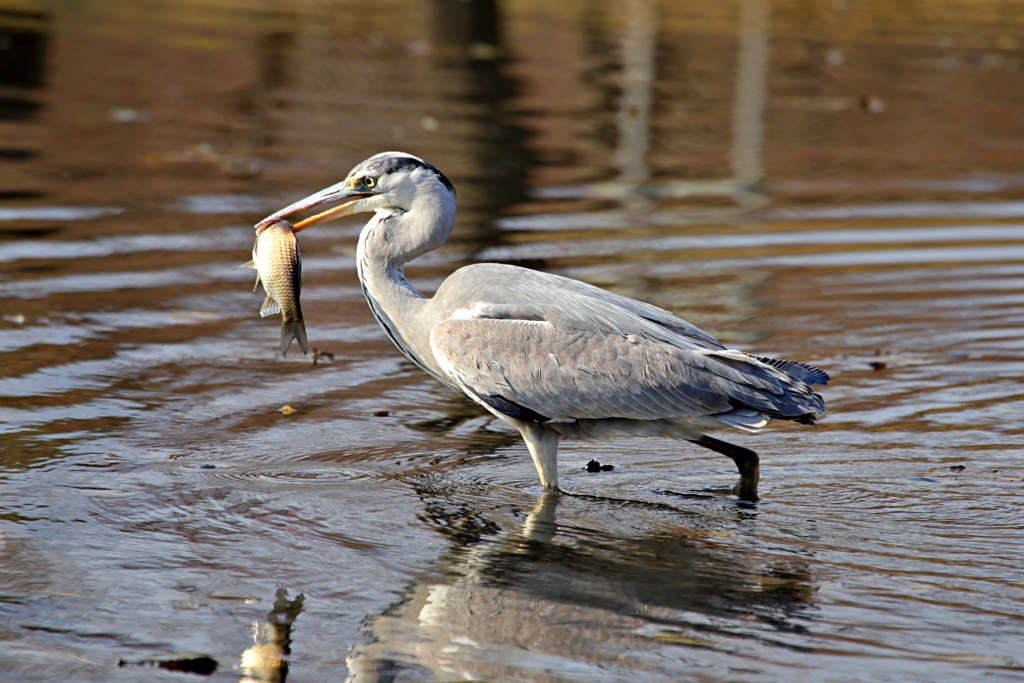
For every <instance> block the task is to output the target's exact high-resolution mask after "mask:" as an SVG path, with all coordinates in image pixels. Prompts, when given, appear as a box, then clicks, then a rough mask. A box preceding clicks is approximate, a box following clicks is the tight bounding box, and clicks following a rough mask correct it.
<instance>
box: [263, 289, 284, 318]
mask: <svg viewBox="0 0 1024 683" xmlns="http://www.w3.org/2000/svg"><path fill="white" fill-rule="evenodd" d="M280 312H281V307H280V306H278V305H277V302H276V301H274V299H273V298H272V297H271V296H270V295H269V294H267V298H266V299H264V300H263V306H262V307H260V317H261V318H266V317H267V316H268V315H275V314H277V313H280Z"/></svg>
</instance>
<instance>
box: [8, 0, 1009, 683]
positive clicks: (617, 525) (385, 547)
mask: <svg viewBox="0 0 1024 683" xmlns="http://www.w3.org/2000/svg"><path fill="white" fill-rule="evenodd" d="M0 92H2V97H0V174H2V175H0V178H2V182H0V615H2V618H0V639H2V641H3V647H2V648H0V679H2V680H12V681H15V680H16V681H53V680H74V681H125V682H127V681H150V680H155V679H159V680H197V679H195V678H194V677H193V675H191V674H186V673H180V672H169V671H162V670H154V669H151V668H139V667H134V666H128V667H122V668H118V667H117V666H116V662H117V661H118V659H123V660H127V661H137V660H151V659H155V658H161V657H164V658H167V657H170V658H174V657H177V656H180V655H181V654H182V653H204V654H207V655H209V656H211V657H213V658H214V659H215V660H216V661H217V662H218V663H219V667H218V669H217V671H216V673H214V674H213V675H212V679H213V680H223V681H239V680H244V679H245V677H248V678H249V679H250V680H279V681H280V680H283V679H284V678H286V677H287V679H288V680H289V681H327V680H331V681H334V680H345V679H346V678H349V679H351V680H356V681H378V680H379V681H421V680H451V681H458V680H494V681H570V680H581V681H582V680H586V681H624V680H645V681H648V680H649V681H680V680H686V681H723V680H730V681H734V680H735V681H778V680H815V681H879V680H899V681H939V680H943V681H971V680H985V681H1004V680H1005V681H1009V680H1024V656H1022V655H1021V643H1022V642H1024V607H1022V605H1024V531H1022V529H1021V524H1020V519H1021V509H1022V507H1021V506H1022V502H1024V465H1022V461H1021V451H1022V447H1024V435H1022V431H1024V430H1022V427H1021V425H1022V424H1024V385H1022V383H1021V380H1020V378H1021V376H1022V375H1024V331H1022V330H1024V165H1022V163H1021V158H1022V153H1024V146H1022V143H1021V140H1024V115H1022V112H1024V15H1022V14H1021V13H1020V12H1019V7H1017V4H1016V3H1014V2H1010V1H1008V0H1007V1H1005V2H1000V1H998V0H985V1H981V2H972V3H962V4H955V3H917V4H908V5H904V4H900V5H899V6H895V5H893V4H891V3H854V2H820V3H798V2H788V1H783V2H774V3H767V2H760V1H759V0H736V1H734V2H704V1H697V2H692V3H660V4H659V3H649V2H644V1H642V0H632V1H629V2H623V3H596V2H569V3H562V4H560V5H559V6H558V7H557V8H553V7H547V6H546V5H545V4H543V3H531V2H508V3H498V2H470V3H463V2H446V1H441V0H437V1H435V2H429V3H416V4H411V5H407V4H405V3H398V2H380V3H374V4H373V5H372V6H367V5H366V4H365V3H348V2H344V3H328V4H324V3H314V2H295V3H289V4H288V5H287V6H286V7H282V6H280V5H279V3H270V2H260V1H259V0H235V1H233V2H225V1H223V0H218V1H216V2H194V1H187V2H175V3H167V2H158V1H157V0H145V1H143V2H136V3H127V4H126V3H107V2H85V3H61V2H54V3H45V2H39V1H36V0H18V1H17V2H13V3H8V4H7V5H6V7H5V8H0ZM385 149H403V150H407V151H409V152H412V153H416V154H419V155H421V156H423V157H425V158H427V159H428V160H430V161H432V162H433V163H435V164H436V165H438V166H439V167H440V168H442V169H443V170H444V171H445V173H446V174H447V175H448V176H449V177H450V178H451V179H452V181H453V182H454V183H455V185H456V187H457V189H458V192H459V202H460V217H459V226H458V228H457V229H456V233H455V234H454V235H453V237H452V239H451V241H450V242H449V244H448V245H447V246H446V247H445V248H444V249H442V250H440V251H438V252H435V253H433V254H430V255H428V256H426V257H424V258H423V259H421V260H420V261H418V262H417V263H416V264H414V265H412V266H410V268H409V269H408V274H409V276H410V278H411V279H412V280H413V281H414V282H415V283H416V284H417V285H418V286H420V287H421V288H423V289H424V290H425V291H430V290H432V289H433V288H434V287H436V286H437V284H438V283H439V282H440V281H441V280H442V279H443V278H444V276H445V275H446V274H447V273H449V272H450V271H451V270H453V269H454V268H456V267H458V266H460V265H463V264H465V263H469V262H473V261H477V260H499V261H504V262H509V263H517V264H521V265H526V266H530V267H536V268H541V269H544V270H549V271H552V272H557V273H560V274H563V275H568V276H571V277H576V278H580V279H583V280H586V281H588V282H592V283H595V284H598V285H601V286H604V287H608V288H610V289H612V290H614V291H616V292H619V293H622V294H626V295H629V296H635V297H638V298H641V299H644V300H646V301H650V302H652V303H655V304H657V305H660V306H663V307H665V308H668V309H671V310H673V311H676V312H678V313H679V314H681V315H683V316H684V317H686V318H687V319H688V320H690V321H691V322H694V323H696V324H698V325H699V326H701V327H702V328H703V329H706V330H707V331H709V332H711V333H712V334H714V335H716V336H718V337H719V338H720V339H722V341H723V342H725V343H727V344H729V345H733V346H736V347H738V348H741V349H744V350H749V351H752V352H757V353H759V354H763V355H773V356H779V357H786V358H793V359H799V360H803V361H806V362H810V363H814V364H815V365H818V366H820V367H822V368H824V369H825V370H826V371H828V372H829V373H830V374H831V375H832V377H833V382H832V383H831V384H830V385H829V386H828V387H827V388H825V389H824V390H823V393H824V396H825V398H826V400H827V402H828V406H829V411H830V413H829V416H828V417H827V418H826V419H825V420H824V421H822V422H821V424H820V427H819V428H818V429H817V430H814V429H808V428H803V427H799V426H789V425H776V426H773V427H772V428H771V429H769V430H768V431H767V432H766V433H764V434H762V435H760V436H758V437H747V436H744V435H738V436H735V437H731V438H733V440H735V441H737V442H738V443H743V444H744V445H748V446H751V447H755V448H757V449H758V450H759V452H760V453H761V455H762V485H761V495H762V497H763V500H762V501H761V502H760V503H759V504H757V505H756V506H751V505H742V504H739V503H738V502H737V501H736V500H735V498H733V497H732V496H730V495H729V493H728V488H729V486H730V485H731V484H732V483H733V480H734V478H735V472H734V470H733V466H732V463H731V462H730V461H728V460H727V459H725V458H722V457H720V456H716V455H714V454H713V453H710V452H706V451H702V450H699V449H695V448H693V447H691V446H689V445H687V444H679V443H673V442H668V441H658V440H651V441H644V440H629V439H624V440H619V441H615V442H608V443H602V444H578V443H566V444H564V445H563V447H562V452H561V458H560V465H561V477H562V484H563V486H564V488H566V490H567V491H568V492H569V493H570V494H571V495H565V496H560V497H557V498H552V497H545V496H542V495H541V492H540V489H539V486H538V483H537V477H536V473H535V471H534V469H533V465H532V463H531V462H530V459H529V457H528V454H527V452H526V449H525V447H524V445H523V444H522V443H521V442H520V441H519V439H518V437H517V436H516V435H515V434H514V433H511V432H510V431H509V430H508V429H507V428H505V427H504V426H502V425H501V424H500V423H498V422H496V421H495V420H493V419H491V418H489V417H488V416H487V415H485V414H482V412H481V410H479V409H478V408H477V407H475V406H474V405H472V404H470V403H469V402H467V401H465V400H463V399H462V398H460V397H458V396H455V395H454V394H451V393H450V392H448V391H447V390H446V389H444V388H443V387H441V386H439V385H437V384H436V383H435V382H434V381H433V380H431V379H429V378H428V377H426V376H425V375H424V374H423V373H422V372H420V371H419V370H418V369H417V368H415V367H414V366H413V365H412V364H410V363H408V362H406V361H405V360H404V359H403V358H402V357H401V356H400V355H399V354H398V353H397V352H396V351H395V350H394V349H393V348H392V347H391V344H390V342H389V341H388V340H387V338H386V336H385V335H384V334H383V332H382V331H381V330H380V329H379V328H378V327H377V325H376V323H375V321H374V320H373V318H372V316H371V315H370V313H369V311H368V309H367V307H366V304H365V302H364V301H363V300H362V295H361V293H360V290H359V285H358V281H357V279H356V275H355V268H354V251H355V243H356V239H357V235H358V231H359V225H360V223H359V221H358V220H356V221H348V222H339V223H336V224H329V225H325V226H323V227H318V228H317V229H315V230H310V231H308V232H304V233H303V234H302V247H303V254H304V264H303V273H304V283H303V307H304V309H305V313H306V317H307V328H308V330H309V338H310V343H311V345H312V346H313V347H315V348H316V349H317V351H318V354H317V355H316V362H314V360H313V356H312V354H311V355H310V356H307V357H302V355H301V354H300V353H299V352H298V349H297V348H295V349H294V350H293V352H292V353H291V354H290V355H289V356H288V357H287V358H282V357H281V356H280V355H279V353H277V349H278V334H279V331H278V324H277V323H276V321H272V320H261V319H260V318H259V317H258V309H259V304H260V301H261V294H259V293H253V292H252V291H251V286H252V274H251V271H239V270H235V269H234V268H235V266H237V265H238V264H240V263H242V262H243V261H245V260H247V259H248V251H249V249H250V248H251V244H252V232H251V226H252V224H253V223H254V222H255V221H256V220H258V219H259V218H261V217H262V216H263V215H266V214H267V213H269V212H271V211H273V210H275V209H277V208H280V207H281V206H284V205H285V204H286V203H288V202H290V201H293V200H294V199H297V198H299V197H301V196H304V195H305V194H307V193H309V192H311V191H314V190H316V189H319V188H320V187H323V186H325V185H328V184H330V183H333V182H335V181H336V180H338V179H340V178H341V177H343V176H344V174H345V173H346V172H347V171H348V169H349V168H350V167H351V166H353V165H354V164H355V163H357V162H358V161H360V160H362V159H363V158H365V157H367V156H369V155H371V154H373V153H376V152H378V151H382V150H385ZM285 406H288V407H289V409H287V410H283V408H284V407H285ZM591 458H595V459H597V460H599V461H600V462H602V463H607V464H613V465H614V466H615V469H614V470H613V471H610V472H600V473H594V474H590V473H587V472H585V471H584V466H585V465H586V463H587V462H588V461H589V460H590V459H591ZM300 596H301V599H300ZM289 649H290V653H291V654H290V664H289V666H288V668H287V669H284V668H282V667H281V666H280V662H281V657H282V655H284V654H285V651H286V650H289Z"/></svg>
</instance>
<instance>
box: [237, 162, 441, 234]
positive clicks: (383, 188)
mask: <svg viewBox="0 0 1024 683" xmlns="http://www.w3.org/2000/svg"><path fill="white" fill-rule="evenodd" d="M324 204H335V206H333V207H331V208H329V209H327V210H326V211H322V212H321V213H318V214H316V215H314V216H311V217H309V218H306V219H304V220H302V221H299V222H297V223H295V231H296V232H298V231H299V230H302V229H304V228H308V227H310V226H313V225H316V224H317V223H323V222H325V221H330V220H334V219H335V218H341V217H342V216H348V215H350V214H354V213H362V212H366V211H376V210H378V209H385V210H387V209H393V210H398V211H411V210H412V209H414V208H415V207H416V206H417V205H418V204H426V205H427V206H429V207H431V208H433V209H434V210H437V209H442V211H444V212H447V211H449V210H450V212H451V214H452V219H453V220H454V210H455V188H454V187H453V186H452V183H451V181H450V180H448V178H446V177H445V175H444V174H443V173H441V171H439V170H438V169H437V168H436V167H435V166H433V165H432V164H429V163H427V162H426V161H424V160H423V159H420V158H419V157H416V156H413V155H412V154H406V153H404V152H382V153H380V154H375V155H374V156H372V157H370V158H369V159H367V160H366V161H363V162H362V163H360V164H357V165H356V166H355V168H353V169H352V170H351V171H349V174H348V177H346V178H345V180H343V181H341V182H340V183H337V184H335V185H331V186H330V187H327V188H324V189H323V190H320V191H319V192H315V193H313V194H311V195H309V196H308V197H306V198H304V199H300V200H299V201H297V202H295V203H293V204H290V205H289V206H286V207H285V208H283V209H281V210H280V211H276V212H274V213H273V214H271V215H269V216H267V217H266V218H264V219H263V220H262V221H260V222H259V223H257V224H256V227H257V228H259V227H260V226H261V225H263V224H265V223H268V222H270V221H273V220H276V219H279V218H287V217H288V216H291V215H293V214H296V213H299V212H300V211H305V210H307V209H312V208H314V207H317V206H321V205H324Z"/></svg>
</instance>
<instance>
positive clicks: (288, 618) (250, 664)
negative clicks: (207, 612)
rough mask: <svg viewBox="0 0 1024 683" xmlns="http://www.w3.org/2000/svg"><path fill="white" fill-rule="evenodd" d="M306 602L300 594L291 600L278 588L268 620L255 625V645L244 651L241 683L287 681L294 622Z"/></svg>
mask: <svg viewBox="0 0 1024 683" xmlns="http://www.w3.org/2000/svg"><path fill="white" fill-rule="evenodd" d="M304 601H305V598H304V597H303V596H302V594H301V593H300V594H299V595H298V596H297V597H296V598H295V599H294V600H289V599H288V592H287V591H286V590H284V589H283V588H279V589H278V591H277V595H276V596H275V599H274V607H273V608H272V609H271V610H270V612H268V613H267V621H266V622H265V623H264V622H256V623H254V624H253V626H252V639H253V646H252V647H250V648H249V649H248V650H246V651H245V652H243V653H242V659H241V663H240V668H241V669H242V674H243V675H244V677H243V678H242V679H241V681H240V682H239V683H285V679H286V678H287V677H288V656H289V655H290V654H291V651H292V624H293V623H295V619H296V618H297V617H298V616H299V613H300V612H301V611H302V606H303V603H304Z"/></svg>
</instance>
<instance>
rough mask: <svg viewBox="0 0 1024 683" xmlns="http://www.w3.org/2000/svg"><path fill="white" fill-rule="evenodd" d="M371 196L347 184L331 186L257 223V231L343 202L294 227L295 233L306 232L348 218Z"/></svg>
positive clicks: (343, 182) (370, 193)
mask: <svg viewBox="0 0 1024 683" xmlns="http://www.w3.org/2000/svg"><path fill="white" fill-rule="evenodd" d="M371 196H373V193H372V192H357V191H355V190H353V189H352V188H351V187H349V185H348V183H347V182H345V181H342V182H340V183H338V184H336V185H331V186H330V187H328V188H325V189H323V190H320V191H319V192H315V193H313V194H311V195H309V196H308V197H306V198H305V199H300V200H299V201H297V202H295V203H294V204H289V205H288V206H286V207H284V208H283V209H281V210H280V211H275V212H274V213H272V214H270V215H269V216H267V217H266V218H264V219H263V220H261V221H260V222H259V223H257V224H256V230H257V232H258V231H259V230H260V228H261V227H263V226H264V225H267V224H269V223H273V222H274V221H276V220H278V219H281V218H287V217H288V216H291V215H293V214H296V213H299V212H300V211H305V210H306V209H312V208H313V207H315V206H320V205H322V204H329V203H333V202H343V203H342V204H339V205H338V206H334V207H331V208H330V209H327V210H326V211H322V212H320V213H318V214H316V215H315V216H310V217H309V218H305V219H303V220H301V221H299V222H298V223H295V224H294V225H293V226H292V227H293V229H294V230H295V232H298V231H299V230H304V229H306V228H308V227H311V226H313V225H316V224H317V223H323V222H325V221H331V220H334V219H335V218H341V217H342V216H348V215H349V214H351V213H352V209H353V207H354V206H355V204H356V202H358V201H359V200H360V199H365V198H366V197H371Z"/></svg>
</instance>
